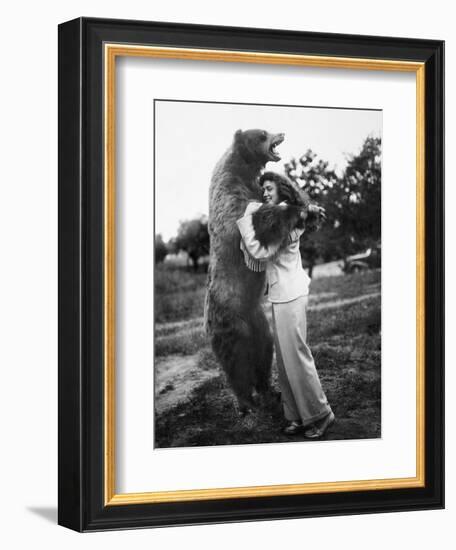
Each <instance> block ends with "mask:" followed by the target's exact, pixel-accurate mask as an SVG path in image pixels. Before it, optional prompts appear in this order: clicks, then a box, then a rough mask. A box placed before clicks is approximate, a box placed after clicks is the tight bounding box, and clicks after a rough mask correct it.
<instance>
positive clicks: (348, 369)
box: [151, 99, 382, 448]
mask: <svg viewBox="0 0 456 550" xmlns="http://www.w3.org/2000/svg"><path fill="white" fill-rule="evenodd" d="M154 121H155V124H154V166H155V172H154V200H155V224H154V225H155V227H154V233H155V256H154V257H155V269H154V321H155V330H154V359H155V361H154V366H153V368H154V395H153V399H154V439H155V441H154V446H155V448H171V447H202V446H219V445H246V444H260V443H286V442H303V443H304V442H308V443H311V442H316V441H323V440H349V439H375V438H380V437H381V436H382V423H381V380H382V377H381V349H382V347H381V187H382V111H381V110H380V109H365V108H363V109H353V108H344V106H343V105H341V106H340V108H334V107H331V108H328V107H325V106H307V105H265V104H249V103H221V102H207V101H204V102H203V101H201V102H199V101H184V100H182V101H176V100H167V99H160V100H155V101H154ZM151 397H152V396H151Z"/></svg>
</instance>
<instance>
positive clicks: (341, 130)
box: [155, 101, 382, 240]
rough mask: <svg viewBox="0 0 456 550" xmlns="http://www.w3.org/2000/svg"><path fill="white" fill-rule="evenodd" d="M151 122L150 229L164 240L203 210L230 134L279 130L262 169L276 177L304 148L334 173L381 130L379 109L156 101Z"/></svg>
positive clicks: (206, 205)
mask: <svg viewBox="0 0 456 550" xmlns="http://www.w3.org/2000/svg"><path fill="white" fill-rule="evenodd" d="M155 117H156V119H155V151H156V156H155V162H156V168H155V174H156V180H155V201H156V203H155V228H156V232H157V233H161V234H162V235H163V238H164V239H165V240H168V239H169V238H171V237H173V236H175V235H176V233H177V228H178V226H179V221H180V220H186V219H192V218H194V217H195V216H198V215H200V214H207V213H208V192H209V184H210V179H211V174H212V171H213V169H214V166H215V164H216V162H217V161H218V159H219V158H220V157H221V156H222V154H223V153H224V151H225V150H226V149H227V148H228V147H229V146H230V144H231V141H232V139H233V134H234V132H235V131H236V130H238V129H241V130H248V129H249V128H261V129H263V130H267V131H268V132H271V133H279V132H284V133H285V141H284V142H283V143H282V145H280V147H279V148H278V151H279V152H280V155H281V157H282V160H281V161H280V162H276V163H273V162H270V163H268V164H267V165H266V168H267V169H268V170H273V171H277V172H282V173H283V164H284V163H286V162H288V161H289V160H290V158H292V157H296V158H298V157H300V156H301V155H302V154H303V153H304V152H305V151H306V150H307V149H312V150H313V151H314V152H315V153H317V155H318V157H319V158H321V159H323V160H326V161H328V162H329V165H330V167H334V168H335V169H336V170H337V171H338V172H341V171H342V170H343V169H344V167H345V165H346V157H347V155H349V154H355V153H357V152H359V150H360V148H361V146H362V143H363V141H364V140H365V138H366V137H367V136H369V135H371V136H376V137H377V136H381V131H382V113H381V112H380V111H366V110H353V109H323V108H313V107H282V106H277V107H271V106H262V105H239V104H227V105H226V104H217V103H191V102H174V101H157V102H156V104H155Z"/></svg>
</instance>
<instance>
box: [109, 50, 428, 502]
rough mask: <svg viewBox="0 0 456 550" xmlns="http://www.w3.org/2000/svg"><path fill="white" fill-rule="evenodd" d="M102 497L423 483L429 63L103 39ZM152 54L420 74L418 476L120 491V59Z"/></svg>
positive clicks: (173, 497)
mask: <svg viewBox="0 0 456 550" xmlns="http://www.w3.org/2000/svg"><path fill="white" fill-rule="evenodd" d="M103 56H104V58H103V62H104V68H103V71H104V74H103V76H104V136H103V141H104V143H103V151H104V224H103V226H104V258H103V266H104V296H103V299H104V365H103V368H104V441H103V443H104V453H103V455H104V501H105V505H106V506H114V505H126V504H152V503H160V502H185V501H187V502H188V501H196V500H217V499H226V498H251V497H265V496H285V495H298V494H318V493H333V492H346V491H370V490H381V489H403V488H419V487H424V486H425V469H424V468H425V458H424V456H425V446H424V437H425V433H424V432H425V417H424V412H425V398H424V396H425V391H424V390H425V387H424V380H425V347H424V346H425V294H424V288H425V286H424V283H425V279H424V276H425V196H424V191H425V134H424V130H425V65H424V63H421V62H410V61H393V60H387V59H362V58H343V57H325V56H310V55H293V54H273V53H264V52H242V51H228V50H207V49H191V48H170V47H166V48H164V47H156V46H142V45H133V44H128V45H126V44H108V43H106V44H104V51H103ZM119 56H128V57H151V58H161V59H190V60H206V61H220V62H228V63H229V62H237V63H261V64H269V65H294V66H306V67H319V68H338V69H355V70H375V71H397V72H414V73H415V75H416V476H415V477H407V478H388V479H368V480H354V481H334V482H319V483H303V484H285V485H264V486H249V487H228V488H220V489H190V490H176V491H158V492H141V493H123V494H116V492H115V470H116V468H115V334H116V323H115V314H116V313H115V312H116V309H115V295H116V290H115V261H116V257H115V208H116V197H115V190H116V186H115V158H116V148H115V145H116V142H115V139H116V136H115V120H116V118H115V117H116V100H115V92H116V58H117V57H119Z"/></svg>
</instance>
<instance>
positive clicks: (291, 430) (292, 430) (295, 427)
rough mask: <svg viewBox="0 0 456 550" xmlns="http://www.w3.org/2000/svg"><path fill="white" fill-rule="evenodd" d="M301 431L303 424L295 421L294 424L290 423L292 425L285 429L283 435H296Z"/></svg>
mask: <svg viewBox="0 0 456 550" xmlns="http://www.w3.org/2000/svg"><path fill="white" fill-rule="evenodd" d="M301 430H302V423H301V422H298V421H296V420H293V421H292V422H290V424H288V426H287V427H286V428H284V429H283V433H284V434H285V435H295V434H297V433H298V432H300V431H301Z"/></svg>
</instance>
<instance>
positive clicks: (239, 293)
mask: <svg viewBox="0 0 456 550" xmlns="http://www.w3.org/2000/svg"><path fill="white" fill-rule="evenodd" d="M283 140H284V135H283V134H270V133H268V132H266V131H264V130H246V131H241V130H238V131H237V132H236V133H235V135H234V139H233V143H232V145H231V146H230V148H229V149H228V150H227V151H226V152H225V154H224V155H223V156H222V158H221V159H220V160H219V162H218V163H217V165H216V167H215V169H214V172H213V175H212V180H211V185H210V191H209V236H210V262H209V271H208V280H207V292H206V300H205V312H204V313H205V326H206V330H207V333H208V335H209V336H210V339H211V344H212V349H213V351H214V353H215V355H216V357H217V359H218V361H219V363H220V364H221V366H222V368H223V370H224V371H225V373H226V376H227V379H228V382H229V384H230V386H231V388H232V390H233V391H234V394H235V396H236V398H237V401H238V404H239V411H240V413H241V414H245V413H246V412H247V411H248V410H249V409H251V408H254V407H255V397H254V394H255V392H256V393H257V394H258V395H262V396H265V397H266V396H268V394H270V390H271V388H270V378H271V364H272V354H273V340H272V335H271V332H270V329H269V324H268V321H267V319H266V316H265V314H264V312H263V308H262V306H261V302H262V298H263V294H264V285H265V274H264V271H260V272H255V271H252V270H250V269H249V268H248V267H247V266H246V265H245V261H244V256H243V254H242V251H241V249H240V233H239V229H238V226H237V224H236V221H237V220H238V219H239V218H241V217H242V216H243V215H244V212H245V209H246V207H247V205H248V203H249V202H251V201H261V197H262V191H261V187H260V186H259V184H258V182H257V180H258V178H259V176H260V174H261V171H262V169H263V168H264V166H265V164H266V163H267V162H269V161H274V162H276V161H278V160H280V156H279V154H278V153H277V151H276V147H277V146H278V145H279V144H280V143H282V141H283ZM297 204H299V200H298V201H297ZM305 206H306V205H305V204H304V203H303V202H301V203H300V206H299V207H297V206H296V205H294V206H291V205H289V206H279V205H277V206H270V205H267V206H266V205H265V206H264V207H262V209H264V210H263V212H262V209H260V211H258V215H257V216H256V220H255V219H254V225H255V230H256V231H257V233H258V235H260V234H261V241H262V244H263V245H269V244H277V243H278V242H279V241H283V240H284V239H287V238H288V234H289V231H291V230H292V229H293V228H294V227H295V226H296V225H297V224H299V223H300V222H302V220H301V218H300V214H301V212H302V209H303V208H304V207H305ZM262 224H263V227H262ZM264 224H266V226H267V227H264Z"/></svg>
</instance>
